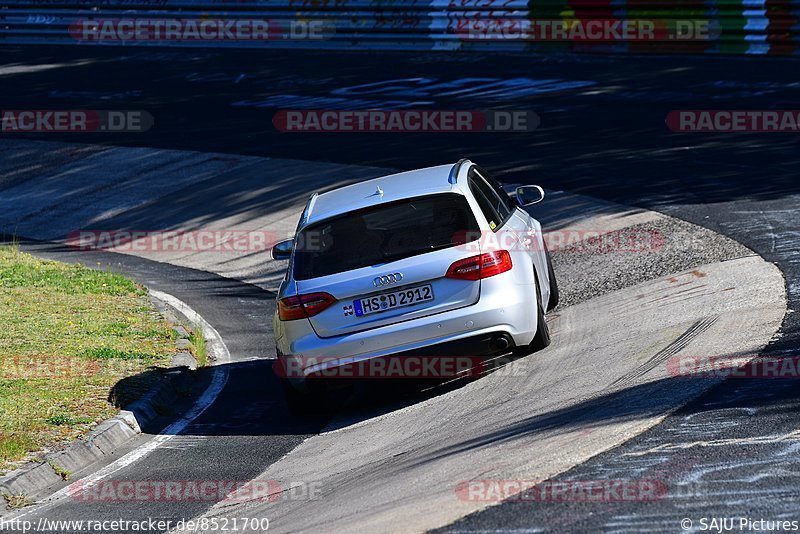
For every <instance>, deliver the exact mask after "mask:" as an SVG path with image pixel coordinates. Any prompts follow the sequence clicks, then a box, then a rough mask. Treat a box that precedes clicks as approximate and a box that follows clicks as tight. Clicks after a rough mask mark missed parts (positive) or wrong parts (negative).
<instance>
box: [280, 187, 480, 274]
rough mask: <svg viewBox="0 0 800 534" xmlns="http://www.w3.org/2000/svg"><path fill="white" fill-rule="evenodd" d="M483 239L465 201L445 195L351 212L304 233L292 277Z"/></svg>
mask: <svg viewBox="0 0 800 534" xmlns="http://www.w3.org/2000/svg"><path fill="white" fill-rule="evenodd" d="M478 237H479V227H478V223H477V221H476V220H475V217H474V216H473V214H472V211H471V210H470V208H469V205H468V204H467V201H466V198H464V197H463V196H462V195H459V194H454V193H442V194H437V195H429V196H424V197H417V198H411V199H405V200H401V201H398V202H392V203H390V204H385V205H382V206H376V207H372V208H367V209H364V210H359V211H356V212H351V213H347V214H345V215H341V216H338V217H335V218H332V219H328V220H325V221H322V222H320V223H317V224H313V225H310V226H308V227H306V228H305V229H303V230H302V231H301V232H300V235H299V236H298V239H297V241H296V242H297V243H298V246H297V250H296V251H295V256H294V276H295V279H297V280H307V279H309V278H317V277H320V276H327V275H330V274H336V273H341V272H344V271H350V270H353V269H358V268H361V267H367V266H370V265H379V264H382V263H387V262H390V261H396V260H400V259H403V258H408V257H411V256H416V255H418V254H424V253H426V252H432V251H434V250H439V249H442V248H448V247H454V246H458V245H463V244H465V243H467V242H469V241H474V240H476V239H477V238H478Z"/></svg>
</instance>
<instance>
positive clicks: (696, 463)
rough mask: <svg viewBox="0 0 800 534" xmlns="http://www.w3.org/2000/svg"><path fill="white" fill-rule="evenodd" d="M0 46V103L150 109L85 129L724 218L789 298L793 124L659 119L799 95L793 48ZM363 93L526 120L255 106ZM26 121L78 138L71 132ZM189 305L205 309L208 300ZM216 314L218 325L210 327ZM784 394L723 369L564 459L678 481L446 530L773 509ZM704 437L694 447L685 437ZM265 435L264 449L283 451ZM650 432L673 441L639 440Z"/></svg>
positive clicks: (371, 101) (779, 505)
mask: <svg viewBox="0 0 800 534" xmlns="http://www.w3.org/2000/svg"><path fill="white" fill-rule="evenodd" d="M2 52H3V54H2V57H3V64H4V65H3V66H2V67H0V74H2V77H0V98H1V99H2V100H1V101H2V103H3V105H2V107H3V109H70V108H81V109H95V108H98V109H145V110H148V111H149V112H150V113H151V114H152V115H153V116H154V117H155V121H156V126H155V127H154V128H153V129H152V130H151V131H149V132H147V133H145V134H120V135H117V136H111V135H106V134H92V135H91V136H90V135H89V134H84V136H85V137H87V139H86V142H93V143H97V142H101V143H105V142H107V143H116V144H124V145H130V146H158V147H169V148H184V149H193V150H201V151H202V150H213V151H222V152H235V153H241V154H251V155H264V156H277V157H294V158H299V159H307V160H308V159H310V160H319V161H332V162H340V163H354V164H362V165H376V166H387V167H394V168H401V169H403V168H414V167H419V166H423V165H428V164H434V163H441V162H442V161H450V160H455V159H457V158H458V157H461V156H469V157H471V158H473V159H474V160H476V161H479V162H480V163H481V164H483V165H484V166H485V167H487V168H490V169H493V170H495V171H496V173H497V174H498V176H499V177H500V178H501V179H503V180H505V181H508V182H516V183H539V184H540V185H543V186H546V187H549V188H552V189H564V190H570V191H575V192H582V193H586V194H590V195H593V196H596V197H600V198H605V199H608V200H614V201H618V202H622V203H625V204H630V205H635V206H643V207H648V208H650V209H655V210H658V211H662V212H665V213H668V214H671V215H674V216H677V217H679V218H682V219H685V220H688V221H692V222H695V223H697V224H700V225H703V226H706V227H708V228H710V229H713V230H715V231H718V232H720V233H723V234H725V235H728V236H730V237H732V238H734V239H736V240H738V241H739V242H741V243H742V244H744V245H745V246H747V247H749V248H751V249H753V250H755V251H756V252H758V253H759V254H760V255H762V256H763V257H764V258H766V259H767V260H769V261H773V262H775V263H776V264H777V265H778V266H779V267H780V268H781V270H782V271H783V273H784V275H785V277H786V279H787V292H788V298H789V308H790V309H797V299H798V297H799V296H800V286H798V284H797V280H798V263H797V259H796V258H797V255H798V253H800V250H798V244H800V240H799V239H798V233H797V230H796V228H797V227H798V222H800V221H799V220H798V219H800V216H799V215H798V212H797V205H798V200H800V198H799V195H798V189H800V183H799V182H798V181H797V180H796V173H795V168H796V164H797V159H798V158H800V155H798V154H800V153H798V151H797V150H796V145H797V140H796V138H795V136H794V135H792V134H752V133H751V134H676V133H672V132H670V131H669V130H668V129H667V128H666V126H665V124H664V119H665V117H666V115H667V113H668V112H669V111H670V110H674V109H795V108H798V107H800V106H798V101H800V95H799V94H798V87H799V86H800V82H797V81H796V77H795V75H794V73H795V72H796V61H795V60H792V59H774V58H713V57H712V58H708V57H703V58H684V57H607V56H591V57H587V56H582V57H529V58H520V57H514V56H502V57H488V56H445V55H437V54H424V55H419V54H415V55H402V54H380V55H377V54H375V55H367V54H355V53H354V54H342V53H336V54H335V55H334V54H331V53H329V52H327V53H319V54H314V53H287V52H283V51H281V52H275V53H272V54H266V53H264V52H259V53H255V52H241V51H236V52H224V53H221V52H208V51H200V50H189V51H177V50H155V49H125V50H122V49H102V50H100V49H95V48H92V49H86V48H84V49H78V48H66V49H65V48H62V49H58V50H52V49H46V48H35V49H29V50H27V51H26V50H19V49H14V48H6V49H3V51H2ZM42 65H47V67H46V68H44V67H42ZM20 66H23V67H24V68H19V67H20ZM37 66H39V67H37ZM420 78H423V79H422V80H420ZM470 78H473V79H471V80H470ZM475 78H478V79H477V80H476V79H475ZM521 79H526V80H527V81H525V80H521ZM508 80H515V81H513V82H509V81H508ZM369 107H373V108H382V109H397V108H405V109H418V108H429V109H506V110H518V109H523V110H533V111H535V112H536V113H537V114H538V115H539V116H540V117H541V126H540V127H539V128H538V129H537V130H535V131H533V132H529V133H519V132H514V133H508V134H505V133H497V132H492V133H464V134H443V133H430V134H341V133H340V134H282V133H279V132H277V131H276V130H275V128H274V126H273V125H272V122H271V121H272V117H273V115H274V113H275V112H276V111H277V110H278V109H302V108H307V109H364V108H369ZM32 138H39V139H41V138H46V139H56V138H59V139H60V140H69V141H73V142H74V141H78V142H80V141H81V139H80V136H78V135H76V134H72V135H69V136H65V135H61V136H60V137H58V136H53V135H48V136H46V137H42V136H38V137H37V136H32ZM33 163H35V162H33ZM126 261H127V260H126ZM178 296H180V295H178ZM189 297H190V296H187V299H186V300H187V302H190V303H191V299H190V298H189ZM200 308H201V309H198V311H200V312H201V314H203V315H205V313H204V311H207V310H203V309H202V308H203V306H202V305H201V306H200ZM206 318H207V319H208V320H209V321H210V322H212V323H213V324H217V323H216V322H215V317H214V315H213V313H212V314H211V316H206ZM218 329H219V330H220V332H221V333H222V334H223V337H225V336H226V334H227V332H226V331H225V329H224V327H223V328H218ZM799 333H800V329H799V328H798V323H797V317H796V314H789V315H787V317H786V319H785V321H784V325H783V327H782V330H781V336H780V337H778V338H777V339H776V340H775V341H773V342H772V343H771V344H770V346H769V347H768V349H767V352H768V353H769V354H772V355H777V356H785V355H792V354H793V353H794V352H795V351H796V350H797V347H798V334H799ZM242 335H246V334H242ZM226 339H227V338H226ZM797 393H798V390H797V384H796V381H793V380H785V381H784V380H746V381H736V380H730V381H728V382H726V383H725V384H723V385H721V386H719V387H717V388H715V389H714V390H712V391H710V392H708V393H707V394H705V395H704V396H702V397H701V398H700V399H698V400H697V401H695V402H694V403H692V404H690V405H688V406H687V407H685V408H684V409H683V410H682V411H681V412H679V413H676V414H674V415H673V416H671V417H669V418H668V419H667V420H666V421H664V422H663V423H662V424H660V425H659V426H657V427H656V428H654V429H652V430H650V431H648V432H646V433H644V434H642V435H641V436H639V437H637V438H635V439H633V440H631V441H630V442H628V443H626V444H625V445H623V446H621V447H618V448H616V449H613V450H611V451H608V452H606V453H604V454H602V455H600V456H598V457H596V458H594V459H592V460H590V461H588V462H586V463H585V464H583V465H581V466H578V467H576V468H575V469H573V470H572V471H570V472H568V473H565V474H564V475H563V478H564V479H573V480H581V479H583V480H590V479H598V478H608V477H609V476H611V475H609V473H615V474H616V475H614V476H617V477H618V478H634V477H635V476H639V477H642V476H653V474H654V473H655V474H657V475H658V476H660V477H662V478H665V479H680V480H687V481H694V482H696V484H695V486H694V487H693V492H692V493H691V494H689V495H687V496H686V498H679V499H665V500H661V501H658V502H655V503H648V504H647V505H646V506H645V505H643V504H642V503H636V504H632V503H611V504H605V505H603V506H598V505H589V504H586V505H579V504H575V503H572V504H564V505H563V506H557V507H554V506H553V504H552V503H544V504H542V503H535V502H534V503H531V502H522V503H513V502H511V503H505V504H502V505H500V506H497V507H494V508H492V509H489V510H487V511H484V512H481V513H478V514H475V515H473V516H470V517H467V518H465V519H464V520H462V521H461V522H459V523H457V524H455V525H452V526H451V527H449V529H451V530H459V531H469V530H497V529H503V528H509V529H543V530H560V529H563V528H569V529H570V530H586V531H590V530H594V529H597V528H602V529H603V530H612V531H623V530H640V529H644V528H653V529H656V530H664V531H676V530H679V529H680V525H679V521H680V519H681V518H684V517H686V518H691V519H693V520H694V521H695V523H697V522H698V520H699V518H701V517H712V516H713V517H739V516H745V517H747V516H749V517H751V518H755V519H758V518H760V517H763V518H765V519H778V518H781V517H788V516H790V515H791V513H792V512H793V511H795V510H796V506H795V503H796V501H797V497H798V494H800V484H799V483H798V475H800V466H798V465H797V463H796V456H797V455H796V446H797V444H796V442H795V441H794V438H792V437H791V436H792V434H791V433H792V432H793V431H795V430H796V429H798V428H800V416H798V413H800V412H798V410H797V407H798V399H797ZM289 424H295V423H291V422H289ZM312 426H313V425H312ZM313 432H314V429H313V428H308V433H313ZM301 434H302V432H301ZM787 436H789V437H787ZM709 438H711V439H712V440H713V444H712V445H708V444H704V445H703V444H698V443H699V442H701V441H706V442H707V441H708V440H709ZM232 439H235V438H234V437H232ZM277 439H278V443H276V450H275V454H280V453H279V452H278V451H280V450H284V448H291V443H284V444H283V445H280V438H277ZM659 444H661V445H663V444H672V445H674V446H673V447H671V448H669V449H668V450H663V449H662V450H658V451H656V452H652V451H651V452H648V451H649V450H650V449H652V448H653V447H655V446H656V445H659ZM281 447H283V448H281ZM226 456H229V455H226ZM642 458H644V459H645V460H644V461H643V460H642ZM637 459H638V460H637ZM264 461H268V460H264ZM262 465H263V464H262ZM601 474H602V476H600V475H601ZM184 478H188V477H184ZM789 518H790V519H796V517H795V518H792V517H789ZM637 521H639V522H638V523H637Z"/></svg>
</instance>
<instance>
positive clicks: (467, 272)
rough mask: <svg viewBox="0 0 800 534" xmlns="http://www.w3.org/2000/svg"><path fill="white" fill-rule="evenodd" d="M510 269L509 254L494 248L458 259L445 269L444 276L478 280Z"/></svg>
mask: <svg viewBox="0 0 800 534" xmlns="http://www.w3.org/2000/svg"><path fill="white" fill-rule="evenodd" d="M510 270H511V254H509V253H508V251H507V250H496V251H494V252H487V253H485V254H479V255H477V256H471V257H469V258H465V259H463V260H458V261H457V262H455V263H454V264H453V265H451V266H450V268H449V269H447V274H446V275H445V277H446V278H456V279H458V280H480V279H481V278H489V277H490V276H494V275H496V274H500V273H504V272H506V271H510Z"/></svg>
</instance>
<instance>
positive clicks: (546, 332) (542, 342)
mask: <svg viewBox="0 0 800 534" xmlns="http://www.w3.org/2000/svg"><path fill="white" fill-rule="evenodd" d="M533 278H534V280H535V285H534V291H535V292H536V334H535V335H534V336H533V339H532V340H531V342H530V343H529V344H528V345H523V346H521V347H517V348H515V349H514V351H513V353H514V354H515V355H517V356H526V355H528V354H532V353H534V352H536V351H540V350H542V349H544V348H546V347H548V346H549V345H550V328H549V327H548V326H547V322H546V321H545V317H544V308H543V307H542V295H541V292H540V291H539V280H538V278H537V277H536V271H535V270H534V272H533Z"/></svg>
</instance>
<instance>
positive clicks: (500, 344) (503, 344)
mask: <svg viewBox="0 0 800 534" xmlns="http://www.w3.org/2000/svg"><path fill="white" fill-rule="evenodd" d="M493 345H494V348H495V349H497V350H506V349H508V347H510V346H511V343H510V342H509V341H508V338H507V337H505V336H500V337H498V338H495V340H494V343H493Z"/></svg>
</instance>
